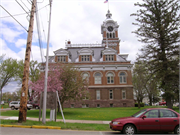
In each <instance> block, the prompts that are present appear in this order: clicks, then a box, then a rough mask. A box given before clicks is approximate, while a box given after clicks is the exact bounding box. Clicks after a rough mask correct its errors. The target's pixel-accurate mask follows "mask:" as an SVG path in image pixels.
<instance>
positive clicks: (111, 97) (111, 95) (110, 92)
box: [109, 90, 113, 99]
mask: <svg viewBox="0 0 180 135" xmlns="http://www.w3.org/2000/svg"><path fill="white" fill-rule="evenodd" d="M109 99H113V90H109Z"/></svg>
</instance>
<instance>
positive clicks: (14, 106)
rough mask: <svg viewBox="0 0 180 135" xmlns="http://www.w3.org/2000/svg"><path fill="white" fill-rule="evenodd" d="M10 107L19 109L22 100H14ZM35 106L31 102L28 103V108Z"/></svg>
mask: <svg viewBox="0 0 180 135" xmlns="http://www.w3.org/2000/svg"><path fill="white" fill-rule="evenodd" d="M9 107H10V108H11V110H14V109H16V110H17V109H19V107H20V101H12V102H10V103H9ZM32 108H33V106H32V105H31V104H27V109H28V110H31V109H32Z"/></svg>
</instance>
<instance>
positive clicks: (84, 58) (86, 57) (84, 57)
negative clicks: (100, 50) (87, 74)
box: [81, 55, 90, 61]
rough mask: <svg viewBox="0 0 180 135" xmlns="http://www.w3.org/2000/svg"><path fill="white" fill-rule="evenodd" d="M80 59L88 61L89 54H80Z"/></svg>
mask: <svg viewBox="0 0 180 135" xmlns="http://www.w3.org/2000/svg"><path fill="white" fill-rule="evenodd" d="M81 61H90V55H81Z"/></svg>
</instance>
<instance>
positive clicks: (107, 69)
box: [49, 10, 134, 108]
mask: <svg viewBox="0 0 180 135" xmlns="http://www.w3.org/2000/svg"><path fill="white" fill-rule="evenodd" d="M111 17H112V14H111V13H110V11H109V10H108V12H107V14H106V19H105V21H104V22H103V24H102V25H101V34H102V43H101V44H71V41H67V42H66V44H65V49H62V48H61V49H58V50H56V51H54V56H49V63H56V62H62V63H73V65H75V67H76V68H77V69H79V70H80V71H81V75H82V76H83V78H87V79H88V80H89V95H90V98H88V99H84V100H82V101H77V102H70V101H67V102H65V103H64V107H74V108H77V107H78V108H80V107H133V106H134V97H133V85H132V73H131V68H132V64H131V62H130V61H128V60H127V57H128V54H121V53H120V50H119V48H120V39H119V36H118V28H119V25H118V23H117V22H116V21H114V20H113V19H112V18H111Z"/></svg>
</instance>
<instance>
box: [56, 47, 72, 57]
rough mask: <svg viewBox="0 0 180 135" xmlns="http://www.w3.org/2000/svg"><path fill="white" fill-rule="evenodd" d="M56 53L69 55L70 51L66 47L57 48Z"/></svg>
mask: <svg viewBox="0 0 180 135" xmlns="http://www.w3.org/2000/svg"><path fill="white" fill-rule="evenodd" d="M54 54H55V55H66V56H67V55H68V54H69V52H68V51H66V50H65V49H62V48H61V49H59V50H56V51H54Z"/></svg>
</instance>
